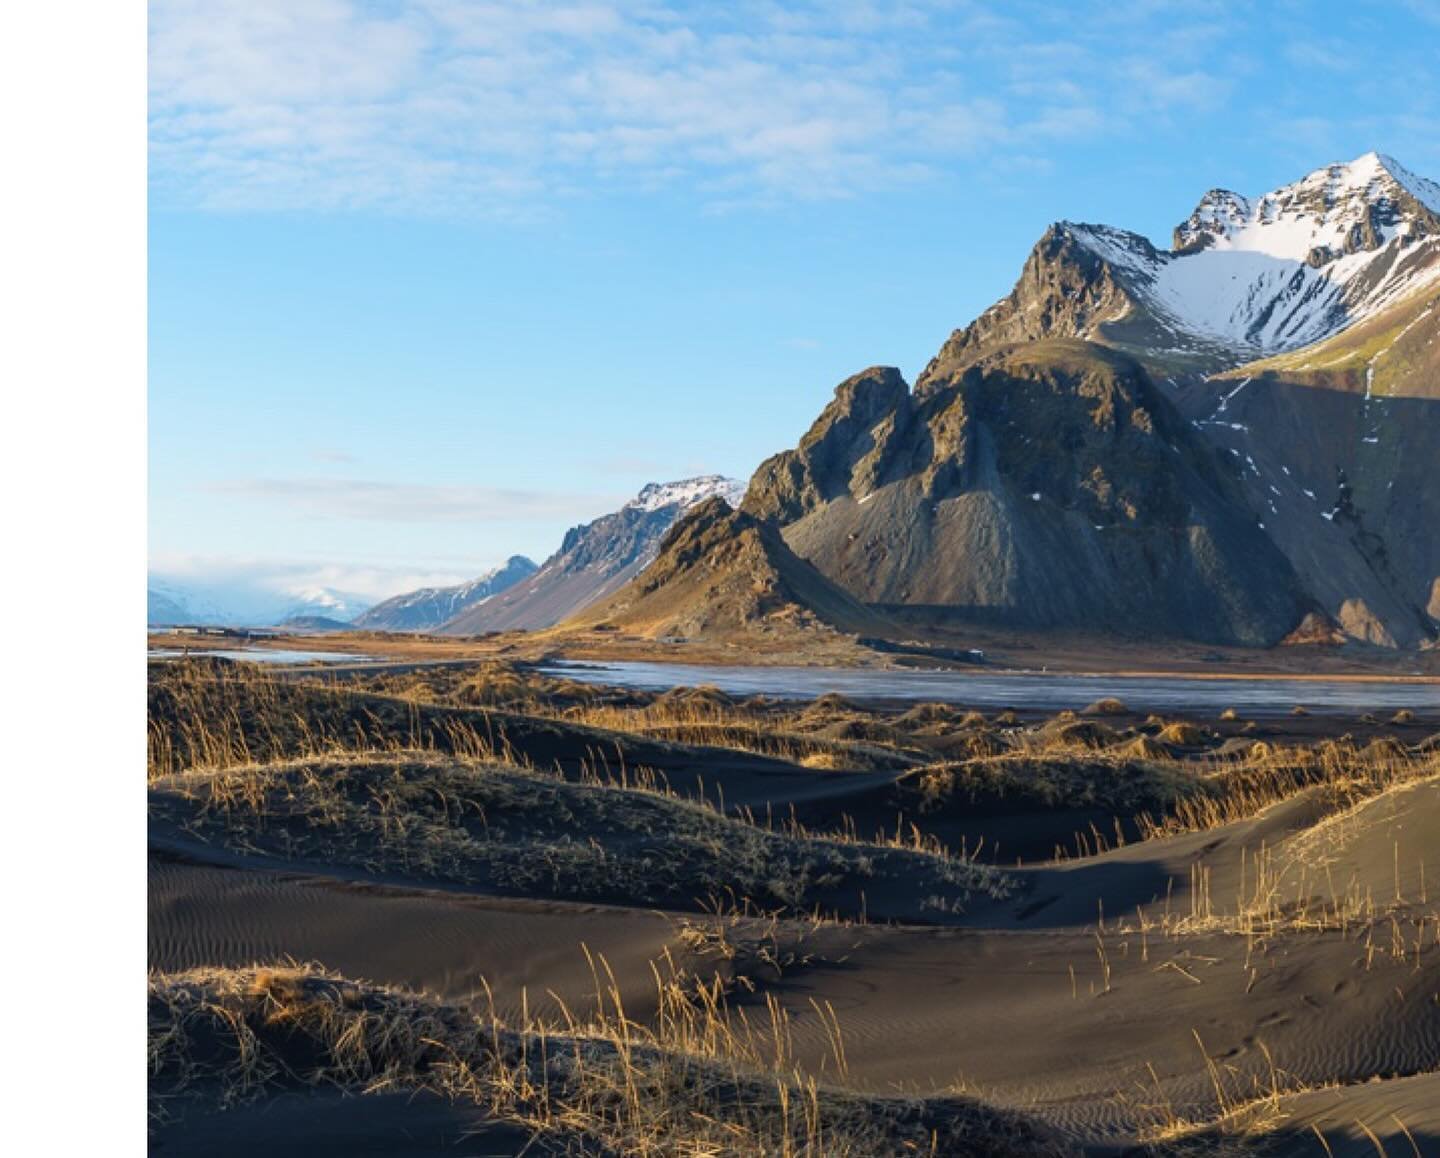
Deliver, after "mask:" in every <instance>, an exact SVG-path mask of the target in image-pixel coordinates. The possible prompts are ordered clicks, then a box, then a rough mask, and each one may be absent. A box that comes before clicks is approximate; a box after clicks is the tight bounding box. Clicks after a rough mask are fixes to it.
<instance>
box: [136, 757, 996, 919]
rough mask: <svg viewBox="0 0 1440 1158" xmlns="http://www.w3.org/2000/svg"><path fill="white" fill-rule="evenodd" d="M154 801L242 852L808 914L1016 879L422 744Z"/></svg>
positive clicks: (651, 901) (986, 889) (411, 874)
mask: <svg viewBox="0 0 1440 1158" xmlns="http://www.w3.org/2000/svg"><path fill="white" fill-rule="evenodd" d="M150 808H151V814H152V817H154V818H155V819H156V820H157V821H159V822H162V823H164V824H167V825H170V826H172V827H173V828H175V829H178V830H181V831H184V832H187V833H189V834H191V835H192V836H195V837H199V838H202V839H204V840H207V841H211V842H215V843H219V844H222V845H224V846H226V847H229V848H232V849H235V850H237V851H258V852H261V853H263V854H266V855H270V856H278V857H284V858H287V859H302V860H306V861H320V862H323V863H326V864H330V865H337V866H347V867H351V868H354V869H359V870H363V871H366V872H371V873H378V874H382V875H389V876H399V877H405V878H410V879H422V880H432V881H438V882H443V883H451V884H460V885H469V886H474V887H485V888H498V889H502V890H506V891H513V892H527V893H532V894H534V893H541V894H545V895H550V896H557V897H570V898H583V899H588V900H602V901H603V900H616V899H618V900H623V901H625V902H626V903H631V904H636V903H638V904H647V905H670V906H676V907H691V906H694V905H696V904H699V903H702V902H704V901H705V900H706V899H707V898H709V897H712V896H723V895H729V896H732V897H735V898H746V899H748V900H749V901H751V902H753V903H754V904H757V905H761V906H764V907H780V908H783V909H786V910H789V911H809V910H811V909H813V908H815V907H816V906H820V907H822V908H824V909H830V908H832V907H834V906H835V905H836V904H850V903H854V902H855V901H857V899H858V898H859V896H860V894H861V892H862V891H863V890H865V889H866V888H867V887H871V888H873V887H875V885H876V884H877V883H879V882H882V881H885V880H897V881H898V880H904V881H906V882H909V883H914V884H917V885H918V884H923V885H924V886H925V889H926V890H927V892H928V891H936V892H940V893H941V894H943V895H947V896H948V897H949V898H950V899H951V901H952V902H953V903H956V904H959V905H963V904H964V902H965V901H966V900H967V899H968V898H969V897H970V896H971V895H972V894H983V895H988V896H997V895H1001V894H1003V893H1004V892H1005V891H1006V890H1007V889H1008V887H1009V882H1008V878H1006V877H1005V876H1003V874H1000V873H999V872H997V871H996V870H993V869H990V868H988V867H985V866H981V865H976V864H972V863H971V862H969V861H966V860H962V859H959V858H952V857H948V856H944V855H941V854H939V853H936V852H929V851H922V850H916V849H910V848H898V847H884V846H880V845H869V844H861V843H858V842H851V841H848V840H842V839H838V838H834V839H832V838H827V837H823V836H811V835H809V834H801V833H794V832H778V831H771V830H769V829H765V828H760V827H758V826H757V825H753V824H748V823H745V822H743V821H740V820H736V819H732V818H730V817H728V816H725V815H723V814H722V813H720V812H718V811H716V810H715V809H714V808H712V807H710V806H709V805H706V804H702V803H698V802H694V801H690V800H684V799H680V798H679V797H676V796H674V795H671V794H668V793H664V792H661V791H658V790H646V789H641V788H636V787H617V786H613V785H609V784H603V783H586V784H575V783H570V782H567V781H565V780H562V779H560V778H558V777H553V776H547V775H544V774H540V773H536V772H533V771H527V770H522V769H518V768H512V767H505V766H502V765H496V764H493V763H487V762H482V761H465V760H460V759H458V758H456V757H442V756H437V755H427V754H424V753H411V754H399V755H393V756H384V755H373V756H352V757H332V758H328V759H314V760H302V761H291V762H283V763H275V764H266V765H250V766H238V767H233V768H226V769H218V770H214V771H207V772H192V773H186V774H184V775H181V776H175V777H169V778H166V779H162V780H157V781H155V782H154V783H153V784H152V786H151V793H150ZM922 895H923V894H922Z"/></svg>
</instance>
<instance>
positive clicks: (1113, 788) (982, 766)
mask: <svg viewBox="0 0 1440 1158" xmlns="http://www.w3.org/2000/svg"><path fill="white" fill-rule="evenodd" d="M911 782H912V783H913V784H914V785H915V787H916V788H917V790H918V791H919V793H920V795H921V798H922V800H923V801H924V803H925V805H926V806H927V807H928V808H931V809H933V808H938V807H940V806H942V805H943V804H945V803H946V802H947V801H950V800H960V801H964V802H966V803H969V804H974V805H985V804H999V803H1001V802H1003V803H1004V804H1005V805H1006V806H1007V807H1009V808H1016V809H1018V808H1043V809H1068V808H1105V809H1109V810H1110V811H1112V812H1114V813H1115V814H1116V815H1124V814H1134V813H1138V812H1143V811H1147V810H1159V811H1165V810H1168V809H1169V808H1171V807H1172V806H1174V805H1175V804H1176V803H1178V802H1179V801H1181V800H1183V799H1186V798H1187V797H1190V796H1193V795H1203V794H1205V793H1207V792H1208V791H1209V788H1208V787H1207V785H1206V783H1205V781H1204V780H1202V779H1201V778H1200V777H1197V776H1195V775H1194V774H1193V773H1191V772H1188V771H1185V770H1183V769H1181V768H1179V767H1177V766H1175V765H1174V764H1173V763H1163V762H1160V761H1152V760H1146V759H1137V758H1135V757H1133V756H1130V755H1126V754H1124V753H1123V752H1121V753H1112V752H1090V753H1086V754H1083V755H1082V754H1077V753H1063V754H1047V753H1044V752H1037V753H1025V752H1016V753H1007V754H1003V755H999V756H991V757H985V758H980V759H973V760H963V761H958V762H955V763H943V764H933V765H931V766H930V767H928V768H926V769H924V770H923V771H921V772H918V773H916V774H914V776H913V777H912V781H911Z"/></svg>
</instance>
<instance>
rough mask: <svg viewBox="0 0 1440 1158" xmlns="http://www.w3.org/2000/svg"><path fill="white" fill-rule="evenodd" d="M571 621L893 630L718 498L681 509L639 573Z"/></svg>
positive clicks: (641, 630) (652, 629)
mask: <svg viewBox="0 0 1440 1158" xmlns="http://www.w3.org/2000/svg"><path fill="white" fill-rule="evenodd" d="M573 624H574V626H577V627H579V626H594V625H597V624H603V625H606V626H609V627H612V628H623V629H625V630H626V631H629V632H631V633H634V634H639V635H645V636H650V637H654V638H682V639H692V638H703V639H707V640H735V639H738V638H742V637H746V636H775V635H786V634H791V633H801V634H806V635H809V634H813V633H814V632H816V631H823V632H833V633H842V634H855V635H887V634H892V633H893V632H894V631H895V630H896V628H895V627H894V625H893V624H892V623H890V622H889V621H888V620H886V618H885V617H884V616H883V615H881V614H880V613H878V612H876V611H875V610H873V609H871V608H869V607H866V606H864V605H863V604H862V603H860V602H859V601H858V600H856V599H855V598H854V597H853V596H851V595H850V594H848V593H847V592H845V591H843V590H841V589H840V588H839V587H837V586H836V585H835V584H834V583H832V582H830V580H828V579H827V578H825V576H824V575H822V574H821V573H820V572H819V571H817V570H816V569H815V568H814V567H812V566H811V565H810V564H809V563H807V562H805V561H804V560H803V559H800V558H798V557H796V555H795V554H794V552H792V551H791V550H790V548H789V547H788V546H787V545H786V544H785V540H784V539H783V538H782V537H781V535H780V533H779V531H778V530H777V529H776V528H775V527H774V526H773V525H772V524H770V523H767V522H763V521H761V520H759V519H756V518H753V517H752V516H750V515H748V514H746V513H744V512H742V511H736V510H732V509H731V507H730V505H729V504H728V503H727V502H726V501H725V500H724V499H723V498H720V497H716V498H712V499H708V500H706V501H705V502H703V503H701V504H700V505H698V506H696V507H695V508H694V509H692V510H691V511H690V512H689V513H688V514H687V515H685V517H684V518H682V519H681V520H680V521H679V522H678V523H676V525H675V527H674V528H673V529H672V530H671V531H670V533H669V534H668V535H667V536H666V537H665V540H664V542H663V543H662V544H661V546H660V551H659V554H658V555H657V556H656V558H655V561H654V562H653V563H652V564H651V565H650V566H649V567H648V568H647V569H646V570H645V572H644V574H642V575H641V576H639V577H638V578H637V579H635V580H633V581H632V582H631V583H630V584H629V585H628V586H626V587H624V588H623V589H621V590H620V591H619V592H617V593H616V594H615V595H613V596H612V597H611V598H609V599H608V600H606V601H604V602H603V603H601V604H599V605H597V606H595V607H592V608H590V609H589V610H587V611H586V612H584V613H583V614H582V615H580V616H579V617H577V618H576V619H575V620H574V621H573Z"/></svg>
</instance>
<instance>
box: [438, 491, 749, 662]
mask: <svg viewBox="0 0 1440 1158" xmlns="http://www.w3.org/2000/svg"><path fill="white" fill-rule="evenodd" d="M744 487H745V484H744V483H742V482H739V481H737V480H735V479H730V478H726V477H724V476H723V475H700V476H697V477H695V478H689V479H680V480H677V481H675V482H670V483H650V484H648V485H647V486H645V487H644V488H643V489H642V490H641V491H640V493H639V494H638V495H636V496H635V498H633V499H631V500H630V501H629V502H627V503H626V504H625V505H624V506H622V507H621V508H620V509H619V510H617V511H614V512H612V513H611V514H608V515H603V516H601V517H600V518H598V519H596V520H594V521H593V522H590V523H586V524H584V525H582V526H578V527H572V528H571V529H570V530H569V531H567V532H566V534H565V538H564V540H563V541H562V542H561V544H560V549H559V550H558V551H556V552H555V554H553V555H551V556H550V558H548V559H546V560H545V562H544V563H543V564H542V565H541V567H540V569H539V570H538V571H536V572H535V573H534V574H533V575H530V576H528V577H526V578H525V579H522V580H521V581H520V582H518V583H516V584H515V585H514V586H512V587H510V588H508V589H507V590H505V591H503V592H500V593H498V594H496V595H495V596H493V597H492V598H490V599H487V600H485V601H484V602H483V603H479V604H477V605H475V606H473V607H471V608H468V609H466V610H464V611H462V612H460V614H458V615H456V616H454V617H453V618H451V619H450V620H448V621H447V622H446V623H444V624H443V625H442V626H441V627H440V628H439V630H440V631H441V632H442V633H444V634H447V635H478V634H481V633H483V632H486V631H510V630H516V629H524V630H538V629H540V628H545V627H551V626H553V625H554V624H556V623H559V622H560V621H561V620H562V619H565V618H567V617H569V616H571V615H574V614H576V613H577V612H579V611H581V610H583V609H584V608H586V607H588V606H590V605H591V604H592V603H595V602H596V601H597V600H600V599H604V598H605V597H606V596H607V595H609V594H611V593H612V592H614V591H616V590H618V589H619V588H621V587H623V586H624V585H625V584H626V583H627V582H629V581H630V580H631V579H633V578H634V577H635V576H636V575H638V574H640V572H641V571H643V570H644V569H645V567H646V566H648V565H649V563H650V562H651V560H653V559H654V558H655V555H656V552H657V551H658V550H659V548H660V542H661V540H662V539H663V538H664V537H665V534H666V532H668V531H669V530H670V528H671V527H672V526H674V525H675V522H676V520H677V519H679V518H680V516H681V515H682V514H683V513H684V512H685V511H687V510H689V509H690V508H692V507H694V506H696V505H698V504H700V503H703V502H705V501H706V500H708V499H710V498H713V497H717V496H718V497H722V498H724V497H726V496H728V497H729V498H731V499H732V500H734V501H737V502H738V499H739V496H740V495H741V494H743V493H744Z"/></svg>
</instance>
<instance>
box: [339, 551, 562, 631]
mask: <svg viewBox="0 0 1440 1158" xmlns="http://www.w3.org/2000/svg"><path fill="white" fill-rule="evenodd" d="M536 570H537V568H536V566H535V564H534V563H533V562H532V561H531V560H529V559H527V558H526V557H525V556H524V555H511V556H510V558H509V559H507V560H506V561H505V564H504V566H501V567H496V568H495V569H494V570H491V571H486V572H485V574H483V575H480V576H478V577H477V578H475V579H472V580H470V582H468V583H461V584H458V585H457V586H454V587H421V588H420V589H419V590H416V591H407V592H405V593H404V594H403V595H396V596H393V597H392V598H390V599H387V600H385V602H383V603H377V604H376V605H375V606H374V607H372V608H370V609H369V610H368V611H365V612H363V613H361V614H360V615H358V616H357V617H356V618H355V626H356V627H363V628H366V629H369V630H374V631H433V630H434V629H435V628H437V627H439V626H440V625H441V624H443V623H445V622H446V621H447V620H450V619H454V618H455V617H456V616H457V615H460V614H461V613H462V612H465V611H467V610H468V609H470V608H471V607H474V606H475V605H477V604H480V603H483V602H485V600H487V599H490V598H491V597H493V596H495V595H499V594H500V593H501V592H502V591H505V590H508V589H509V588H511V587H513V586H514V585H515V584H516V583H519V582H520V581H521V580H522V579H525V578H526V577H528V576H530V575H533V574H535V572H536Z"/></svg>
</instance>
